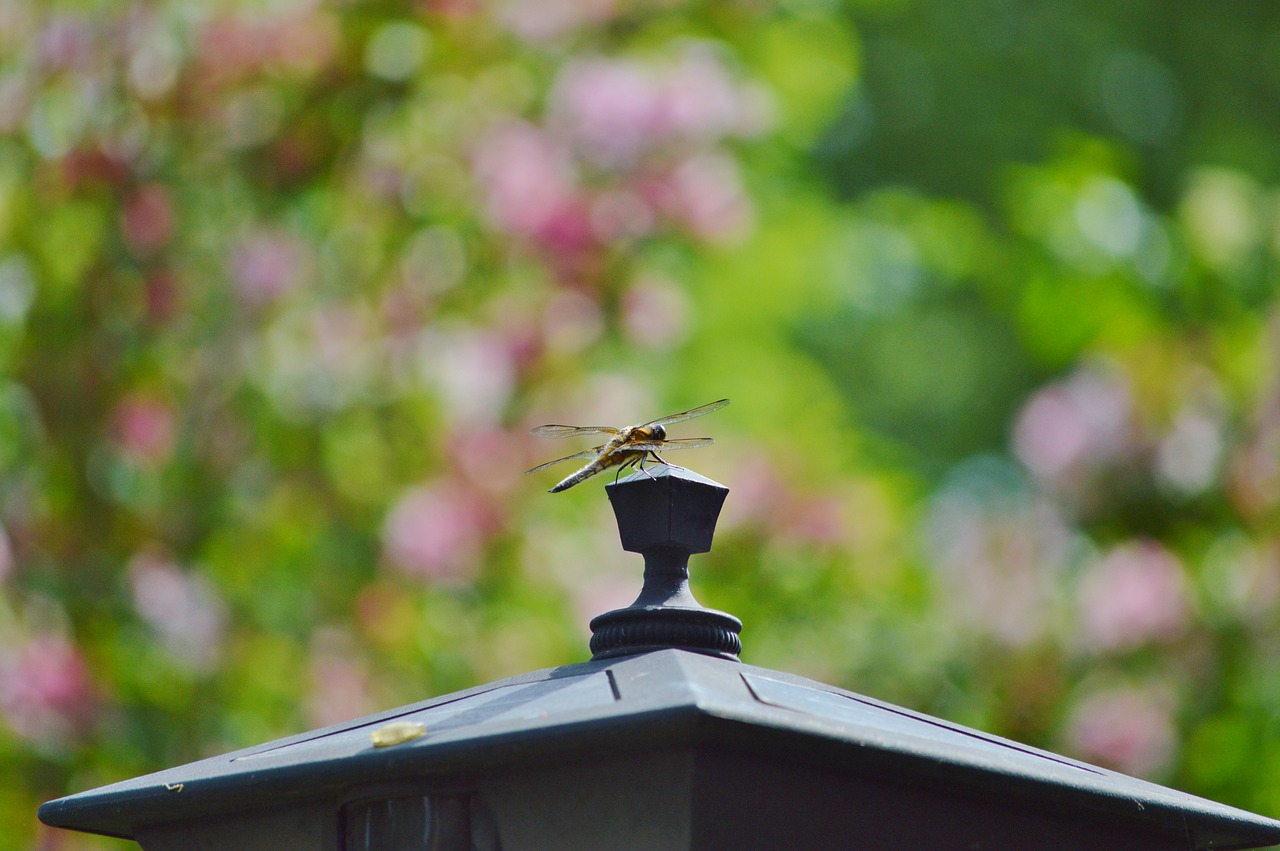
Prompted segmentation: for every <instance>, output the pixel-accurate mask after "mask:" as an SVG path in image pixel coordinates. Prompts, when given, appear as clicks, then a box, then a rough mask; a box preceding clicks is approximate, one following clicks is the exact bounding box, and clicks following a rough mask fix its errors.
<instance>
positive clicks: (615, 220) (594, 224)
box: [589, 189, 657, 245]
mask: <svg viewBox="0 0 1280 851" xmlns="http://www.w3.org/2000/svg"><path fill="white" fill-rule="evenodd" d="M589 215H590V220H591V230H592V233H594V234H595V237H596V239H597V240H598V241H600V242H601V243H604V244H606V245H607V244H611V243H619V242H621V243H626V242H631V241H633V240H636V239H639V238H641V237H643V236H648V235H649V234H650V233H652V232H653V229H654V226H655V225H656V224H657V220H656V215H655V212H654V210H653V208H652V207H650V206H649V204H648V202H646V201H645V199H644V198H642V197H641V196H640V194H639V193H637V192H634V191H632V190H630V189H613V190H606V191H604V192H601V193H599V194H598V195H597V196H596V197H595V198H594V199H593V200H592V202H591V210H590V213H589Z"/></svg>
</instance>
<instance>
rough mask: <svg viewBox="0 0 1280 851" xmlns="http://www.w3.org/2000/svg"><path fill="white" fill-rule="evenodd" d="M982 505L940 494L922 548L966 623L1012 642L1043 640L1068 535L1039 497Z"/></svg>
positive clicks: (966, 495)
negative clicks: (924, 544) (927, 552)
mask: <svg viewBox="0 0 1280 851" xmlns="http://www.w3.org/2000/svg"><path fill="white" fill-rule="evenodd" d="M1006 500H1007V501H997V502H996V503H995V504H993V505H985V506H984V505H982V504H981V503H980V502H979V501H978V500H975V499H974V496H973V494H972V493H968V492H963V493H959V494H952V495H944V496H943V497H941V498H939V499H937V500H936V501H935V502H934V504H933V505H932V507H931V510H930V514H929V517H928V523H927V527H928V532H929V537H928V540H929V545H930V546H929V549H930V552H931V555H932V558H933V562H934V564H935V566H936V567H937V568H938V570H939V572H940V574H941V577H942V581H943V584H944V587H945V588H946V592H947V595H948V596H947V599H948V600H949V601H950V603H951V605H952V606H953V607H954V609H955V610H956V611H957V612H958V613H959V614H960V615H961V616H962V617H964V619H965V620H966V621H967V622H968V624H969V625H971V626H973V627H975V628H977V629H980V630H982V631H983V632H985V633H987V634H989V635H991V636H992V637H994V638H996V639H997V640H999V641H1001V642H1003V643H1005V644H1007V645H1011V646H1025V645H1028V644H1030V643H1032V642H1034V641H1037V640H1039V639H1041V638H1043V637H1044V636H1045V634H1046V632H1047V631H1048V630H1049V629H1050V628H1051V627H1052V625H1053V623H1052V620H1051V619H1050V617H1049V612H1050V609H1051V606H1052V601H1053V596H1054V591H1055V585H1056V582H1055V580H1056V578H1057V575H1058V574H1059V573H1060V572H1061V571H1062V570H1063V568H1064V563H1065V561H1066V559H1067V557H1068V554H1069V548H1070V544H1071V533H1070V530H1069V529H1068V528H1067V526H1066V524H1065V522H1064V521H1063V519H1062V517H1061V515H1060V514H1059V513H1058V511H1057V510H1056V509H1055V508H1054V506H1053V505H1051V504H1050V503H1048V502H1045V501H1043V500H1019V499H1016V498H1014V497H1012V496H1009V497H1006Z"/></svg>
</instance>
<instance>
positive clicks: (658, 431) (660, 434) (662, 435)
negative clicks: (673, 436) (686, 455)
mask: <svg viewBox="0 0 1280 851" xmlns="http://www.w3.org/2000/svg"><path fill="white" fill-rule="evenodd" d="M653 436H654V437H656V438H657V439H658V440H666V439H667V430H666V429H665V428H663V427H662V426H660V425H656V426H654V427H653Z"/></svg>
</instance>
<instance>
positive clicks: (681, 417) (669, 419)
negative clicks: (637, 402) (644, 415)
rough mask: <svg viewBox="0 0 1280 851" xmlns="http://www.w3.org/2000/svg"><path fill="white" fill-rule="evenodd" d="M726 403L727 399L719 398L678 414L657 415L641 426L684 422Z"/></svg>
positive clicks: (715, 409) (721, 406) (727, 402)
mask: <svg viewBox="0 0 1280 851" xmlns="http://www.w3.org/2000/svg"><path fill="white" fill-rule="evenodd" d="M727 404H729V400H728V399H720V400H718V401H715V402H708V403H707V404H705V405H701V406H699V407H697V408H690V409H689V410H687V411H681V412H680V413H678V414H670V415H668V416H665V417H658V418H657V419H656V420H650V421H649V422H647V423H644V424H643V425H642V426H641V427H642V428H643V427H646V426H655V425H667V424H668V423H680V422H684V421H685V420H691V419H693V418H694V417H700V416H702V415H703V414H709V413H711V412H712V411H718V410H720V409H721V408H723V407H724V406H725V405H727Z"/></svg>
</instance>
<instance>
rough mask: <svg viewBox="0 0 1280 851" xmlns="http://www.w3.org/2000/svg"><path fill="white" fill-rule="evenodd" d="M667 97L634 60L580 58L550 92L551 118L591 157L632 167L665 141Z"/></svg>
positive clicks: (593, 160) (602, 163)
mask: <svg viewBox="0 0 1280 851" xmlns="http://www.w3.org/2000/svg"><path fill="white" fill-rule="evenodd" d="M663 95H664V92H663V91H662V90H661V89H660V87H659V83H658V80H657V79H656V77H655V75H654V74H653V73H652V72H650V71H649V70H648V69H646V68H644V67H643V66H641V65H639V64H637V63H635V62H628V61H625V60H614V59H585V60H579V61H577V62H573V63H570V64H568V65H566V66H565V68H564V70H563V71H561V73H560V78H559V80H558V81H557V82H556V85H555V88H554V89H553V90H552V93H551V113H552V121H553V122H554V123H555V124H556V125H557V126H558V127H559V128H561V129H562V130H563V131H564V132H565V134H566V135H567V136H568V138H569V139H571V140H572V141H573V143H574V146H575V148H576V149H577V150H579V151H580V152H581V154H582V156H583V158H584V159H586V160H587V161H589V162H591V163H593V164H595V165H597V166H599V167H601V168H605V169H623V168H629V167H631V166H634V165H635V163H636V161H637V160H638V159H639V158H640V156H641V155H642V154H643V153H645V152H646V151H647V150H648V149H649V148H651V147H653V146H654V145H655V143H657V142H661V141H662V138H663V134H664V131H665V130H666V129H667V128H666V127H665V126H664V120H663V119H664V114H663V113H664V108H663Z"/></svg>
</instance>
